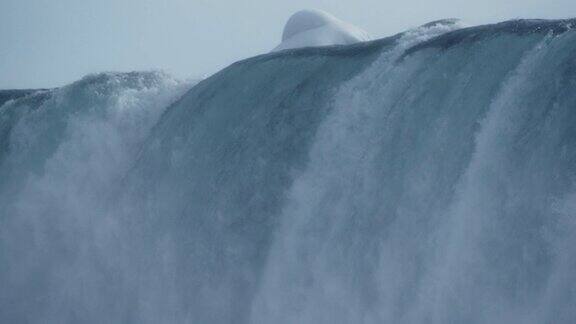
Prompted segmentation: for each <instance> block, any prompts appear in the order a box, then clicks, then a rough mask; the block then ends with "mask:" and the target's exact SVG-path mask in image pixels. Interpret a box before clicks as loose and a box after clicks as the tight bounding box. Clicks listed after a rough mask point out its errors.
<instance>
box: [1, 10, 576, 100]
mask: <svg viewBox="0 0 576 324" xmlns="http://www.w3.org/2000/svg"><path fill="white" fill-rule="evenodd" d="M300 9H321V10H325V11H328V12H330V13H332V14H334V15H335V16H337V17H339V18H341V19H343V20H346V21H348V22H351V23H353V24H355V25H358V26H360V27H361V28H363V29H365V30H367V31H368V32H369V33H370V34H371V35H372V36H374V37H384V36H388V35H391V34H394V33H397V32H400V31H402V30H405V29H407V28H410V27H414V26H418V25H421V24H423V23H426V22H429V21H432V20H436V19H441V18H448V17H456V18H461V19H463V20H464V21H465V22H467V23H469V24H484V23H491V22H496V21H501V20H506V19H511V18H569V17H576V0H522V1H520V0H475V1H466V0H436V1H429V0H401V1H398V0H396V1H384V0H0V88H4V89H5V88H37V87H55V86H60V85H64V84H67V83H70V82H72V81H74V80H77V79H79V78H81V77H82V76H84V75H86V74H88V73H93V72H101V71H133V70H155V69H162V70H166V71H168V72H169V73H171V74H173V75H175V76H177V77H179V78H190V77H201V76H205V75H209V74H212V73H214V72H216V71H217V70H219V69H221V68H223V67H225V66H227V65H229V64H230V63H233V62H234V61H237V60H240V59H243V58H247V57H250V56H254V55H257V54H261V53H265V52H267V51H269V50H270V49H272V48H273V47H274V46H275V45H277V43H278V42H279V40H280V37H281V34H282V28H283V26H284V23H285V22H286V20H287V19H288V18H289V16H290V15H291V14H292V13H293V12H295V11H297V10H300Z"/></svg>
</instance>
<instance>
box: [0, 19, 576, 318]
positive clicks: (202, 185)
mask: <svg viewBox="0 0 576 324" xmlns="http://www.w3.org/2000/svg"><path fill="white" fill-rule="evenodd" d="M574 26H576V21H573V20H564V21H543V20H521V21H510V22H504V23H500V24H495V25H487V26H479V27H469V28H464V27H461V26H460V25H459V23H458V22H457V21H455V20H445V21H438V22H434V23H430V24H427V25H424V26H422V27H419V28H416V29H413V30H409V31H407V32H405V33H402V34H399V35H396V36H393V37H389V38H385V39H381V40H376V41H370V42H360V43H356V44H352V45H345V46H344V45H340V46H328V47H309V48H303V49H291V50H288V51H277V52H274V53H270V54H266V55H262V56H258V57H255V58H251V59H248V60H245V61H241V62H238V63H235V64H233V65H232V66H230V67H228V68H226V69H224V70H223V71H221V72H219V73H217V74H215V75H214V76H212V77H210V78H207V79H205V80H203V81H201V82H199V83H195V82H182V81H179V80H176V79H173V78H172V77H170V76H168V75H166V74H163V73H155V72H147V73H104V74H98V75H92V76H88V77H85V78H84V79H82V80H80V81H77V82H75V83H73V84H71V85H68V86H65V87H62V88H58V89H51V90H29V91H28V90H27V91H0V105H1V106H0V322H1V323H78V322H82V323H439V324H440V323H534V324H536V323H573V322H574V321H576V271H574V270H575V269H576V249H574V246H576V164H575V163H576V32H575V31H574V29H573V27H574Z"/></svg>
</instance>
